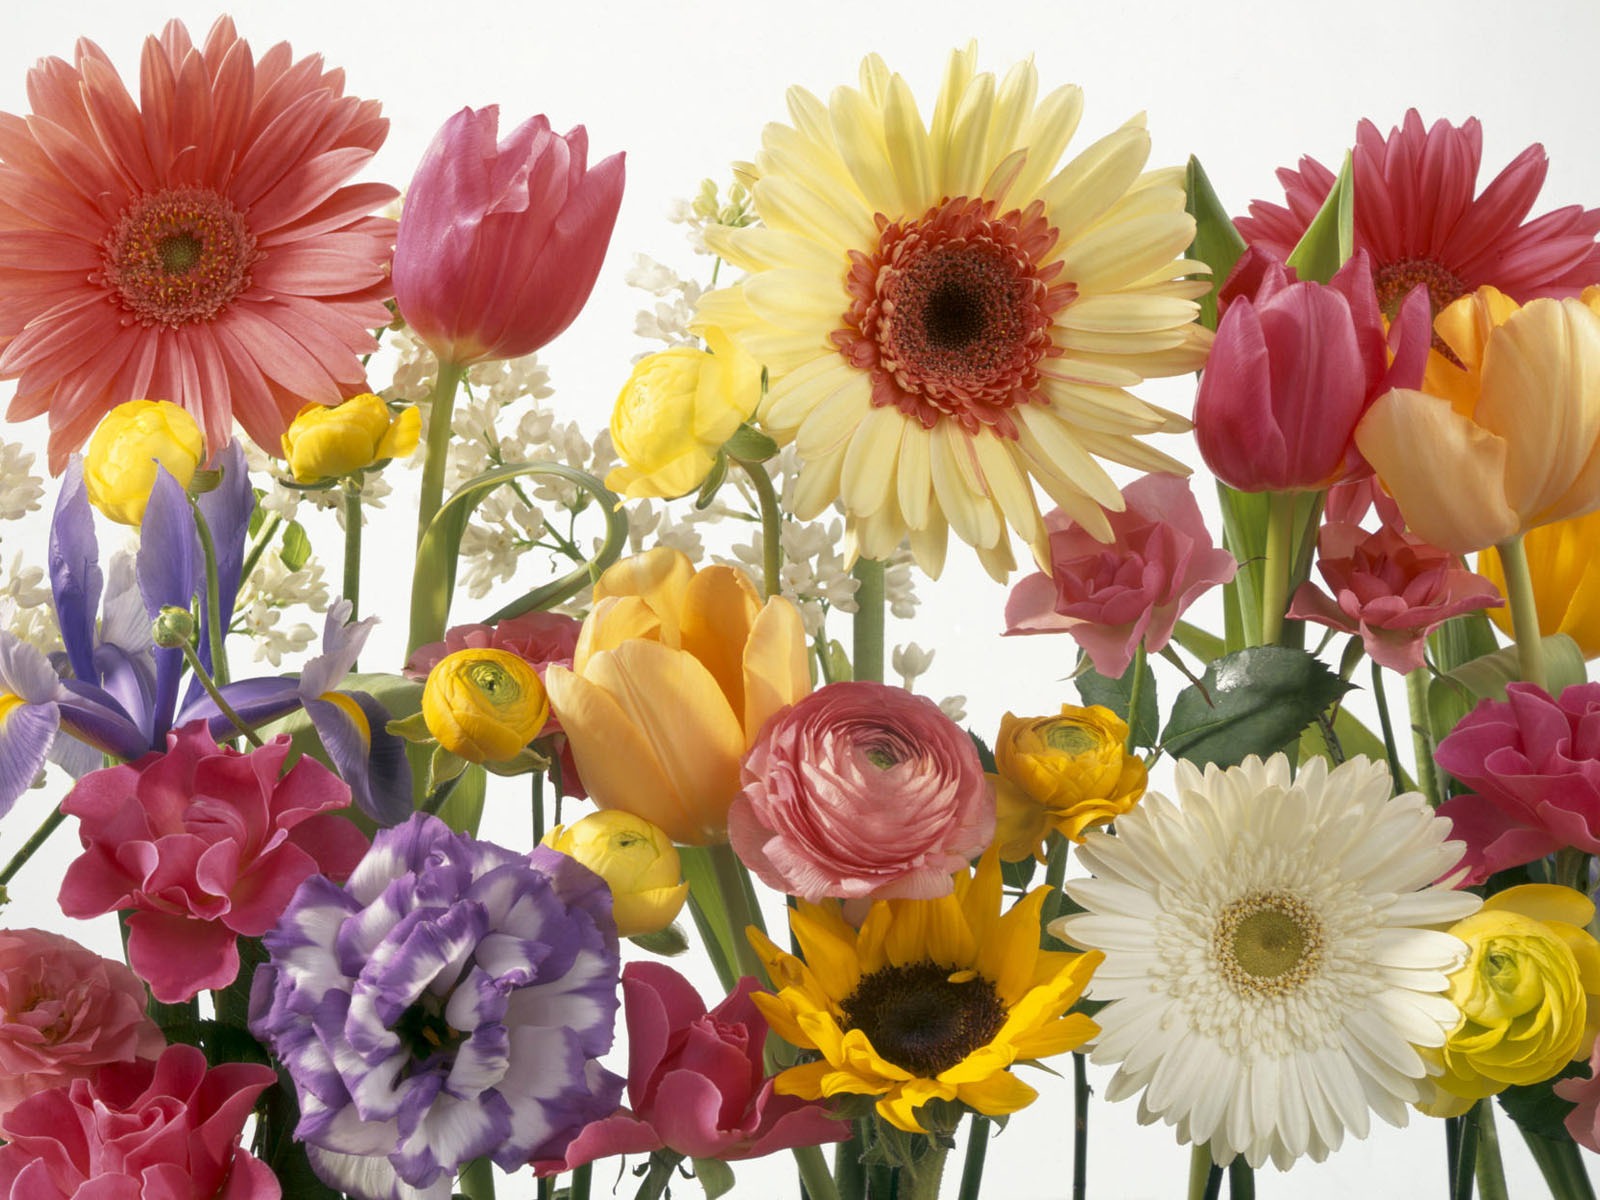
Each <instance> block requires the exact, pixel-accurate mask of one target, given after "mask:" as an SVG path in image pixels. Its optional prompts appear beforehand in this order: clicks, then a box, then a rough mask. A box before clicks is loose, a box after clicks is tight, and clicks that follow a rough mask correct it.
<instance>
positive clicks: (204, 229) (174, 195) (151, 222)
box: [101, 187, 258, 327]
mask: <svg viewBox="0 0 1600 1200" xmlns="http://www.w3.org/2000/svg"><path fill="white" fill-rule="evenodd" d="M101 248H102V255H103V259H104V262H105V272H104V275H103V280H104V282H105V285H106V286H107V287H108V288H109V289H110V290H111V292H112V294H113V296H114V297H115V299H116V301H117V303H119V304H120V305H121V306H122V307H123V308H125V309H127V310H128V312H130V313H132V314H133V316H134V317H135V318H137V320H138V321H139V322H140V324H143V325H167V326H171V327H177V326H179V325H188V324H192V323H194V322H196V321H209V320H211V319H212V318H213V317H215V316H216V315H217V314H218V313H220V312H222V310H223V309H224V308H226V307H227V305H228V303H229V301H231V300H232V299H233V298H234V297H235V296H237V295H238V294H239V293H240V292H242V291H244V290H245V289H246V288H247V287H249V286H250V266H251V264H252V263H254V262H255V261H256V259H257V257H258V255H257V253H256V240H255V237H254V236H253V235H252V234H251V233H250V230H249V228H248V227H247V226H246V225H245V222H244V218H243V216H241V215H240V213H239V211H238V210H237V209H236V208H234V207H233V205H232V204H230V203H229V202H228V201H227V199H226V198H224V197H223V196H221V195H219V194H218V193H217V192H215V191H213V190H212V189H210V188H203V187H187V188H167V189H165V190H163V191H159V192H155V193H153V194H151V195H148V196H141V197H140V198H139V199H138V200H135V201H134V202H133V203H132V204H131V205H129V206H128V208H127V209H126V211H124V212H123V214H122V216H121V217H119V218H118V219H117V223H116V225H115V226H113V227H112V230H111V232H110V233H109V234H108V235H107V236H106V239H105V241H104V242H103V243H102V247H101Z"/></svg>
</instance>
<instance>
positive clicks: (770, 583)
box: [733, 458, 783, 597]
mask: <svg viewBox="0 0 1600 1200" xmlns="http://www.w3.org/2000/svg"><path fill="white" fill-rule="evenodd" d="M733 461H734V462H736V463H738V464H739V465H740V466H741V467H743V468H744V473H745V474H746V475H748V476H749V477H750V483H751V486H753V487H754V488H755V490H756V500H757V502H758V503H759V504H760V506H761V587H762V591H764V592H765V593H766V595H767V596H769V597H771V596H776V595H778V594H779V593H780V592H781V591H782V590H783V581H782V580H781V579H780V578H779V572H780V571H781V570H782V569H783V508H782V506H781V505H779V503H778V492H777V489H776V488H774V487H773V486H772V476H770V475H768V474H767V468H766V467H765V466H764V465H763V464H761V463H758V462H746V461H745V460H744V459H742V458H736V459H734V460H733Z"/></svg>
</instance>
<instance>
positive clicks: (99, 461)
mask: <svg viewBox="0 0 1600 1200" xmlns="http://www.w3.org/2000/svg"><path fill="white" fill-rule="evenodd" d="M204 457H205V439H204V438H203V437H202V436H201V434H200V426H198V425H196V424H195V420H194V418H193V417H191V416H190V415H189V414H188V413H187V412H185V411H184V410H183V409H182V408H180V407H178V405H176V404H173V403H172V402H171V401H169V400H128V401H125V402H124V403H122V404H119V405H117V406H116V407H115V408H113V409H112V410H111V411H110V412H109V413H108V414H107V415H106V419H105V420H104V421H101V422H100V428H98V429H96V430H95V431H94V437H93V438H91V439H90V441H89V452H88V453H87V454H86V455H85V456H84V460H83V481H84V483H85V484H86V485H87V486H88V489H89V503H90V504H92V505H94V506H95V507H96V508H98V509H99V510H100V511H101V512H103V513H104V514H105V515H106V516H108V517H110V518H111V519H112V520H113V521H120V522H121V523H122V524H124V525H138V524H139V523H140V522H141V521H143V520H144V506H145V505H146V504H148V503H149V502H150V489H151V488H153V487H154V486H155V484H156V467H157V466H158V465H160V466H163V467H165V468H166V469H167V473H168V474H169V475H171V476H172V477H173V478H174V479H176V480H177V481H178V484H179V485H180V486H181V487H188V486H189V481H190V480H191V479H193V478H194V473H195V470H196V469H197V468H198V467H199V466H200V461H201V459H203V458H204Z"/></svg>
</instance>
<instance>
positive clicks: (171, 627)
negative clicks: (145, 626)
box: [150, 604, 195, 650]
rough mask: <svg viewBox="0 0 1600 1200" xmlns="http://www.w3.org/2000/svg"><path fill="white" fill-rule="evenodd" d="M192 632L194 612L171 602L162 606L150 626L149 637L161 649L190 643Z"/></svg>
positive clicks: (172, 648)
mask: <svg viewBox="0 0 1600 1200" xmlns="http://www.w3.org/2000/svg"><path fill="white" fill-rule="evenodd" d="M194 633H195V623H194V614H193V613H191V612H190V611H189V610H188V609H187V608H179V607H177V606H176V605H173V604H168V605H166V606H165V607H163V608H162V610H161V611H160V612H159V613H158V614H156V619H155V621H154V622H152V623H151V626H150V639H151V640H152V641H153V642H155V644H156V645H158V646H160V647H161V648H162V649H163V650H176V649H178V648H179V647H181V646H188V645H192V644H193V642H194Z"/></svg>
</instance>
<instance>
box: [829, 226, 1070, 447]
mask: <svg viewBox="0 0 1600 1200" xmlns="http://www.w3.org/2000/svg"><path fill="white" fill-rule="evenodd" d="M995 210H996V205H995V203H994V201H992V200H971V199H968V198H966V197H964V196H963V197H958V198H956V199H954V200H946V201H944V202H943V203H942V204H937V205H935V206H934V207H933V208H930V209H929V210H928V211H927V212H926V213H924V214H923V215H922V217H920V218H918V219H916V220H908V221H894V222H891V221H890V220H889V219H888V218H887V217H885V216H884V215H883V214H881V213H880V214H879V215H878V217H877V223H878V231H879V232H878V246H877V249H876V250H875V251H874V252H873V253H871V254H863V253H861V252H860V251H856V250H852V251H851V252H850V272H849V275H848V276H847V277H846V280H845V289H846V291H847V292H848V293H849V295H850V298H851V304H850V308H849V310H848V311H847V312H845V314H844V315H843V318H842V320H843V327H842V328H840V329H838V330H835V331H834V333H833V334H832V340H833V344H834V345H835V346H837V347H838V348H839V352H840V353H841V354H842V355H844V357H845V358H846V359H847V360H848V361H849V362H850V363H851V364H852V365H853V366H856V367H860V368H862V369H863V370H866V371H868V372H870V373H871V376H872V402H873V404H875V405H877V406H879V407H885V406H888V405H894V406H895V407H896V408H898V409H899V410H900V411H901V412H903V413H904V414H905V415H906V416H908V417H915V418H917V419H918V420H919V421H921V422H922V424H923V426H924V427H925V428H928V429H932V428H933V427H934V426H935V425H937V424H938V423H939V421H940V420H942V419H944V418H946V417H949V418H953V419H954V420H956V421H957V422H959V423H960V425H961V427H962V428H963V429H964V430H965V431H966V432H967V433H969V434H973V433H977V432H978V430H979V428H980V427H983V426H988V427H989V428H991V429H993V430H994V432H996V433H998V434H1000V435H1001V436H1003V437H1015V436H1016V427H1015V425H1014V423H1013V422H1012V419H1011V416H1010V412H1009V410H1010V409H1011V408H1013V407H1014V406H1016V405H1018V404H1026V403H1030V402H1035V401H1040V400H1042V397H1041V396H1040V395H1039V394H1038V392H1037V388H1038V382H1039V371H1038V364H1039V361H1040V360H1041V359H1043V358H1047V357H1051V356H1054V355H1056V354H1059V353H1060V351H1059V350H1058V349H1057V348H1056V346H1055V345H1054V343H1053V342H1052V341H1051V338H1050V329H1051V325H1052V323H1053V318H1054V315H1055V314H1056V313H1057V312H1059V311H1060V310H1061V309H1062V308H1064V307H1065V306H1066V305H1068V304H1070V303H1071V302H1072V300H1073V298H1074V297H1075V296H1076V294H1077V291H1076V288H1075V287H1074V286H1073V285H1072V284H1070V283H1061V282H1055V278H1056V276H1057V275H1059V274H1060V272H1061V264H1060V263H1059V262H1053V263H1045V262H1044V261H1043V260H1044V259H1045V258H1046V257H1048V255H1049V253H1050V251H1051V250H1052V248H1053V247H1054V246H1055V244H1056V241H1057V237H1058V235H1057V232H1056V230H1055V229H1054V228H1053V227H1051V225H1050V224H1049V222H1048V221H1046V220H1045V217H1044V206H1043V205H1042V204H1041V203H1039V202H1035V203H1034V204H1031V205H1029V207H1028V208H1027V209H1025V210H1017V209H1014V210H1012V211H1011V212H1008V213H1005V214H997V213H996V211H995Z"/></svg>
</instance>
